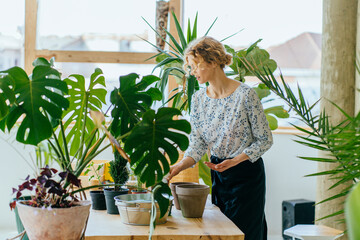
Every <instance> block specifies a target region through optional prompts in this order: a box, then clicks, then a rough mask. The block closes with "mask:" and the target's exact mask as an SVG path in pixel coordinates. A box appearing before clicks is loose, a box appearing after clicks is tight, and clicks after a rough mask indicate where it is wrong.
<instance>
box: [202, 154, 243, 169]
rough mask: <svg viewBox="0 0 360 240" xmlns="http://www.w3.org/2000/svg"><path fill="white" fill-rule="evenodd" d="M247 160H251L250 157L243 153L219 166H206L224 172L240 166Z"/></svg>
mask: <svg viewBox="0 0 360 240" xmlns="http://www.w3.org/2000/svg"><path fill="white" fill-rule="evenodd" d="M247 159H249V157H248V156H247V155H246V154H244V153H242V154H240V155H238V156H236V157H234V158H232V159H226V160H224V161H222V162H221V163H218V164H215V163H211V162H205V165H206V166H208V167H209V168H210V169H212V170H214V171H218V172H223V171H225V170H227V169H229V168H231V167H233V166H236V165H238V164H239V163H241V162H243V161H246V160H247Z"/></svg>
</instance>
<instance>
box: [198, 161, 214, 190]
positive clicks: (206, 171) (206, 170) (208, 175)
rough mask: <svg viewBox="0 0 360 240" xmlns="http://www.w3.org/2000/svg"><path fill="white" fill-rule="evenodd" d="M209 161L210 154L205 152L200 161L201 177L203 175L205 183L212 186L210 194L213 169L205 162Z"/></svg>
mask: <svg viewBox="0 0 360 240" xmlns="http://www.w3.org/2000/svg"><path fill="white" fill-rule="evenodd" d="M207 161H208V155H207V154H205V155H204V156H203V157H202V158H201V159H200V161H199V177H201V179H202V180H203V181H204V183H205V184H206V185H208V186H209V187H210V194H211V187H212V182H211V170H210V168H209V167H208V166H206V165H205V163H204V162H207Z"/></svg>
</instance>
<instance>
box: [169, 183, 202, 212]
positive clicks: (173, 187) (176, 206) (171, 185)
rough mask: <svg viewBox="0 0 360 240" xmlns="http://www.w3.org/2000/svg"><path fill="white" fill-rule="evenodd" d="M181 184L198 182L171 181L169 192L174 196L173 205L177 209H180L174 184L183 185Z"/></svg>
mask: <svg viewBox="0 0 360 240" xmlns="http://www.w3.org/2000/svg"><path fill="white" fill-rule="evenodd" d="M183 184H187V185H189V184H198V183H194V182H172V183H170V189H171V194H172V195H173V197H174V205H175V208H176V209H177V210H181V208H180V204H179V200H178V197H177V194H176V186H178V185H183Z"/></svg>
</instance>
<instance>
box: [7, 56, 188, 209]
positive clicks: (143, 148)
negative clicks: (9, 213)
mask: <svg viewBox="0 0 360 240" xmlns="http://www.w3.org/2000/svg"><path fill="white" fill-rule="evenodd" d="M33 65H34V69H33V72H32V74H31V75H30V76H28V75H27V74H26V72H25V71H24V70H23V69H22V68H19V67H13V68H10V69H8V70H6V71H2V72H0V89H1V92H0V117H1V121H0V127H1V130H3V131H4V132H5V131H6V130H8V131H16V140H17V141H19V142H21V143H24V144H31V145H35V146H36V145H38V144H39V143H41V142H44V141H47V142H48V143H49V144H50V146H51V147H52V148H53V150H54V152H55V155H56V161H57V162H58V163H59V166H60V168H61V170H62V171H66V172H68V173H69V176H70V175H71V176H74V177H79V176H80V174H81V173H82V172H83V170H84V169H85V168H86V166H87V165H88V164H89V163H90V161H91V160H92V159H94V158H95V157H96V156H97V155H98V154H100V153H101V152H103V151H104V150H106V149H108V148H109V147H110V146H113V149H114V150H116V151H119V153H120V154H121V155H122V156H123V157H124V158H125V159H127V160H128V161H129V162H130V165H134V164H136V168H135V174H136V175H137V176H138V177H139V178H140V179H141V181H142V182H143V183H144V184H146V186H147V187H150V186H152V187H153V189H156V191H155V193H154V199H155V200H157V201H158V203H159V206H160V211H161V216H163V215H164V214H165V213H166V211H167V209H168V206H169V196H170V189H169V187H168V185H167V184H164V182H163V181H162V179H163V177H164V175H166V174H167V173H168V172H169V169H170V164H173V163H175V162H176V161H177V159H178V148H179V149H181V150H185V149H186V148H187V146H188V138H187V136H186V135H185V134H188V133H190V124H189V123H188V122H187V121H186V120H176V119H175V118H174V117H175V116H177V115H181V112H180V110H178V109H175V108H168V107H164V108H160V109H158V110H157V111H155V110H153V109H151V106H152V105H153V103H154V101H156V100H161V92H160V91H159V90H158V89H157V88H152V87H151V85H152V84H154V83H156V82H157V81H159V80H160V79H159V78H158V77H156V76H153V75H148V76H144V77H142V78H140V76H139V75H138V74H135V73H131V74H129V75H126V76H120V79H119V85H120V86H119V87H118V88H115V89H114V90H112V91H111V93H110V94H111V96H110V101H111V106H110V107H109V109H108V110H109V111H111V114H110V115H111V116H108V121H107V123H105V116H107V113H102V112H101V109H102V108H103V103H105V95H106V94H107V91H106V89H105V78H104V76H103V74H102V71H101V70H100V69H96V70H95V72H94V73H93V74H92V75H91V77H90V82H89V83H88V84H86V81H85V78H84V76H82V75H70V76H69V77H68V78H66V79H62V78H61V73H60V72H59V71H57V70H56V69H55V68H54V66H53V65H54V63H53V61H52V60H51V61H50V62H48V61H47V60H46V59H44V58H39V59H36V60H35V61H34V63H33ZM174 119H175V120H174ZM17 122H19V124H18V126H17V124H16V123H17ZM106 138H108V139H109V140H110V144H106V143H105V142H104V140H105V139H106ZM165 156H167V157H168V159H169V160H167V158H165ZM69 185H70V182H65V183H64V188H67V187H68V186H69ZM80 187H81V186H80ZM82 190H85V189H80V190H76V191H72V193H71V194H75V193H77V192H79V191H82Z"/></svg>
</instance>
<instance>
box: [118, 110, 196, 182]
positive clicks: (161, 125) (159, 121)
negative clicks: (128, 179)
mask: <svg viewBox="0 0 360 240" xmlns="http://www.w3.org/2000/svg"><path fill="white" fill-rule="evenodd" d="M177 115H181V112H180V111H179V110H178V109H174V108H160V109H159V110H158V112H157V113H156V114H155V111H154V110H148V111H147V112H145V113H144V115H143V116H142V121H141V122H139V123H138V124H137V125H136V126H135V127H134V128H133V130H132V131H131V133H130V135H129V136H128V137H127V138H126V141H125V146H124V150H125V151H126V152H128V153H129V154H130V159H131V165H132V166H133V165H134V164H136V168H135V171H134V172H135V174H136V175H139V176H140V181H141V182H143V183H145V184H146V186H147V187H149V186H152V185H154V184H155V183H156V177H155V176H156V175H157V179H160V180H161V179H162V178H163V176H164V175H165V174H167V173H168V172H169V170H170V165H169V160H170V164H173V163H175V162H176V161H177V160H178V157H179V153H178V150H177V147H179V148H180V149H181V150H186V148H187V147H188V145H189V140H188V138H187V136H186V135H184V134H185V133H190V131H191V127H190V124H189V122H187V121H186V120H174V119H173V118H174V117H175V116H177ZM139 139H141V141H139ZM165 155H166V156H168V158H169V160H168V159H167V158H166V157H165Z"/></svg>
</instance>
